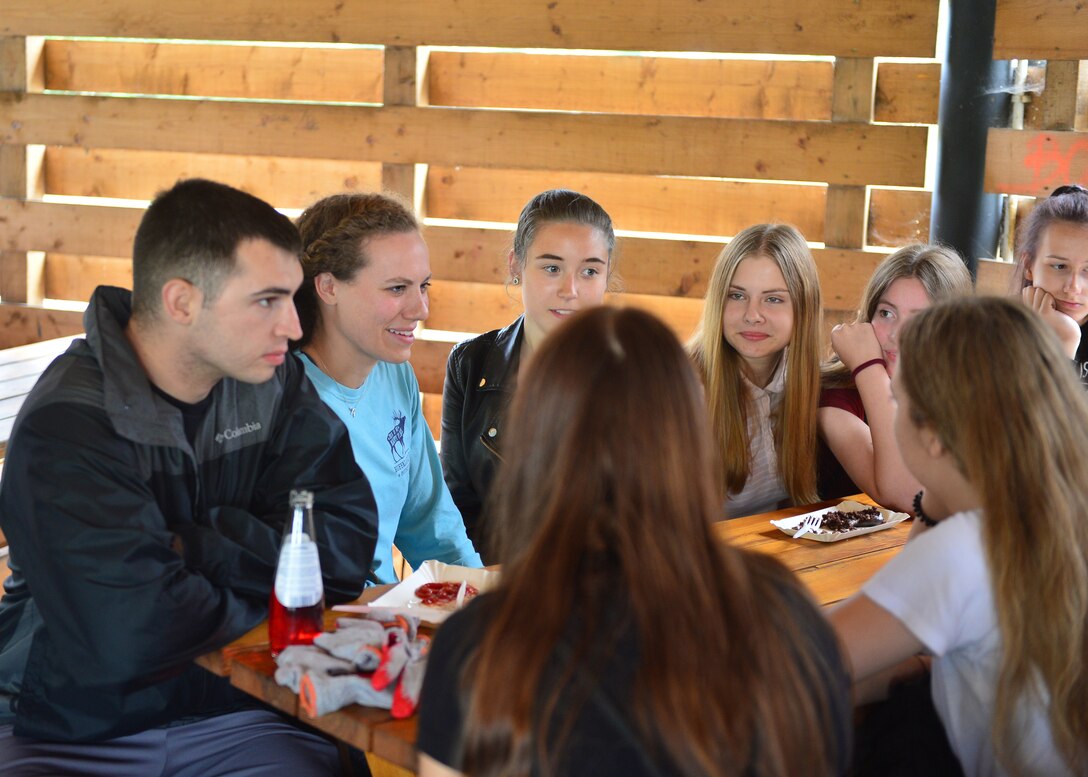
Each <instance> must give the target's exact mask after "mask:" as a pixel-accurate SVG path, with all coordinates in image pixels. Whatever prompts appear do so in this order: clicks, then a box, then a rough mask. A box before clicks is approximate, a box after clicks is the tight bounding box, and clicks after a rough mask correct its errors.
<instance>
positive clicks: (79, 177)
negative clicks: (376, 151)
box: [45, 146, 382, 208]
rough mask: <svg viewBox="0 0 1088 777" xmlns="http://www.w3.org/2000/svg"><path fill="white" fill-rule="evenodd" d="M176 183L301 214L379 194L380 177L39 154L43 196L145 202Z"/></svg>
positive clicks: (352, 165)
mask: <svg viewBox="0 0 1088 777" xmlns="http://www.w3.org/2000/svg"><path fill="white" fill-rule="evenodd" d="M315 151H318V149H315ZM182 178H211V179H213V180H216V181H225V182H227V183H229V184H230V185H231V186H235V187H237V188H239V189H242V190H244V191H247V192H249V193H250V194H254V195H256V196H257V197H260V198H261V199H263V200H266V201H267V202H270V203H272V204H273V205H275V206H276V207H277V208H304V207H306V206H307V205H309V204H311V203H313V202H315V201H316V200H318V199H320V198H321V197H324V196H326V195H328V194H333V193H335V192H341V191H353V190H363V191H376V190H380V189H381V178H382V171H381V165H380V164H379V163H377V162H352V161H344V160H328V159H296V158H288V157H256V156H233V155H228V154H187V153H176V152H169V151H121V150H116V149H93V150H88V149H82V148H72V147H63V146H56V147H52V148H49V149H47V150H46V153H45V192H46V194H64V195H72V196H78V197H120V198H122V199H130V200H150V199H151V198H153V197H154V196H155V194H156V193H158V192H159V191H162V190H163V189H168V188H170V187H171V186H173V185H174V183H175V182H176V181H178V180H180V179H182Z"/></svg>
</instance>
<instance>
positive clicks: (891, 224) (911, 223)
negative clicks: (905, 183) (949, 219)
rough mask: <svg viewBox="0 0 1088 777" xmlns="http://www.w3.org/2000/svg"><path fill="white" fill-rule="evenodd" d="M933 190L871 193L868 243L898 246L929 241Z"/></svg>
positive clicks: (890, 246) (875, 188) (900, 190)
mask: <svg viewBox="0 0 1088 777" xmlns="http://www.w3.org/2000/svg"><path fill="white" fill-rule="evenodd" d="M932 199H933V193H932V192H929V191H924V190H920V191H912V190H910V189H879V188H877V187H873V188H872V189H871V190H870V192H869V237H868V239H869V245H874V246H887V247H889V248H895V247H898V246H902V245H906V244H907V243H925V242H928V240H929V213H930V202H931V201H932Z"/></svg>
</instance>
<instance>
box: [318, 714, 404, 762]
mask: <svg viewBox="0 0 1088 777" xmlns="http://www.w3.org/2000/svg"><path fill="white" fill-rule="evenodd" d="M298 717H299V719H300V720H302V721H303V722H305V723H307V724H308V725H311V726H313V727H314V728H316V729H318V730H320V731H324V732H325V733H326V734H329V735H330V736H333V737H336V739H338V740H340V741H341V742H346V743H347V744H349V745H351V746H352V747H357V748H359V749H360V750H362V751H363V752H372V751H373V747H374V742H373V737H374V733H375V731H376V728H377V727H379V726H380V725H382V724H386V723H389V722H390V721H391V720H392V719H393V717H392V715H391V714H390V712H389V710H383V709H379V708H377V707H362V706H360V705H358V704H349V705H348V706H347V707H344V708H343V709H340V710H336V711H335V712H329V713H326V714H324V715H321V716H319V717H316V718H311V717H310V716H309V715H307V714H306V713H305V712H302V711H300V712H299V715H298ZM415 741H416V738H415V733H414V731H413V735H412V739H411V740H410V742H409V743H407V744H406V746H407V747H409V748H410V749H411V750H412V752H413V754H414V753H415ZM409 768H413V769H414V768H415V761H414V760H413V761H412V763H411V766H410V767H409Z"/></svg>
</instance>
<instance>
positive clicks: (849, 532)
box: [771, 500, 910, 542]
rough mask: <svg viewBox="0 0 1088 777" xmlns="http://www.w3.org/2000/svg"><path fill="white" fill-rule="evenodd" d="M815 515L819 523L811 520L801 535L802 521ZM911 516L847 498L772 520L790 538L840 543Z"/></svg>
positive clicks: (888, 526) (885, 527) (892, 524)
mask: <svg viewBox="0 0 1088 777" xmlns="http://www.w3.org/2000/svg"><path fill="white" fill-rule="evenodd" d="M815 516H818V517H819V519H820V520H819V523H816V522H815V521H810V522H809V528H808V530H807V531H805V532H804V533H802V534H798V531H800V530H801V528H802V524H804V523H805V521H806V520H808V519H809V518H813V517H815ZM909 517H910V516H909V515H907V514H906V513H897V512H894V511H892V510H888V509H885V508H883V507H873V506H872V505H866V504H862V503H861V502H854V501H852V500H847V501H845V502H840V503H839V504H837V505H835V506H834V507H825V508H824V509H823V510H816V511H815V512H811V513H805V514H804V515H796V516H794V517H793V518H781V519H779V520H777V521H771V523H772V524H774V525H775V526H776V527H778V529H779V530H780V531H783V532H785V533H786V534H788V535H790V536H791V537H801V538H802V539H806V540H816V541H817V542H838V541H839V540H845V539H849V538H850V537H860V536H861V535H862V534H870V533H872V532H875V531H881V530H883V529H890V528H891V527H892V526H895V525H896V524H897V523H902V522H903V521H905V520H907V518H909Z"/></svg>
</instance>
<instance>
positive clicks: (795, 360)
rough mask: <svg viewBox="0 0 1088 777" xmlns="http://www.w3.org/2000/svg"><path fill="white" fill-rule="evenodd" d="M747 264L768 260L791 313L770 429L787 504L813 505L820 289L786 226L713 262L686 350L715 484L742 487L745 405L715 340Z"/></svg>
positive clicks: (755, 231)
mask: <svg viewBox="0 0 1088 777" xmlns="http://www.w3.org/2000/svg"><path fill="white" fill-rule="evenodd" d="M750 256H766V257H768V258H770V259H772V260H774V262H775V264H777V265H778V269H779V270H781V271H782V276H783V278H785V280H786V288H787V289H788V290H789V293H790V300H791V303H792V305H793V335H792V337H791V338H790V344H789V347H788V349H787V351H786V353H787V356H786V391H785V395H784V396H783V398H782V404H781V407H780V408H779V411H778V414H777V417H776V419H775V424H774V442H775V450H776V453H777V456H778V472H779V474H780V476H781V477H782V482H783V483H784V484H785V486H786V490H787V491H789V494H790V498H791V499H792V500H793V502H794V504H805V503H807V502H815V501H816V406H817V402H818V400H819V396H820V321H821V316H822V314H823V311H822V310H821V306H820V282H819V278H818V277H817V274H816V263H815V262H814V261H813V259H812V252H811V251H809V249H808V244H807V243H805V239H804V237H802V235H801V233H800V232H798V231H797V230H796V229H795V228H793V227H791V226H788V225H786V224H757V225H755V226H752V227H748V228H747V229H745V230H744V231H742V232H741V233H740V234H738V235H737V236H736V237H734V238H733V239H732V240H731V241H730V242H729V244H728V245H726V247H725V248H724V249H723V250H722V252H721V254H719V255H718V259H717V262H716V264H715V265H714V273H713V274H712V275H711V276H710V284H709V287H708V288H707V292H706V301H705V302H704V304H703V316H702V320H701V322H700V325H699V329H698V330H697V331H696V332H695V334H694V335H693V336H692V339H691V341H690V343H689V346H688V349H689V351H690V352H691V358H692V359H693V360H694V362H695V364H696V366H697V367H698V368H699V371H700V372H701V373H702V376H703V380H704V381H705V383H706V401H707V406H708V408H709V411H710V424H711V427H712V428H713V429H714V435H715V438H716V439H717V442H718V448H719V450H720V453H721V459H722V464H723V468H722V475H720V476H719V480H720V481H721V482H722V484H723V485H724V487H725V490H727V491H730V492H733V493H736V492H738V491H740V490H741V489H743V488H744V484H745V483H746V482H748V475H749V474H750V471H749V448H750V441H749V439H748V417H749V416H750V415H751V397H750V394H749V392H748V390H747V388H746V387H745V385H744V382H743V380H742V379H741V371H742V369H743V366H742V365H743V361H742V359H741V357H740V355H739V354H738V353H737V352H736V351H735V350H733V348H732V346H730V345H729V343H727V342H726V341H725V337H724V336H723V335H722V316H723V315H724V314H725V303H726V299H727V296H728V294H729V285H730V284H731V283H732V282H733V275H734V274H735V273H736V270H737V265H739V264H740V263H741V262H742V261H743V260H744V259H747V258H748V257H750Z"/></svg>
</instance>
